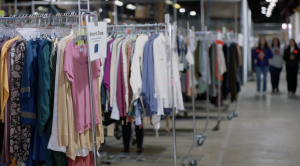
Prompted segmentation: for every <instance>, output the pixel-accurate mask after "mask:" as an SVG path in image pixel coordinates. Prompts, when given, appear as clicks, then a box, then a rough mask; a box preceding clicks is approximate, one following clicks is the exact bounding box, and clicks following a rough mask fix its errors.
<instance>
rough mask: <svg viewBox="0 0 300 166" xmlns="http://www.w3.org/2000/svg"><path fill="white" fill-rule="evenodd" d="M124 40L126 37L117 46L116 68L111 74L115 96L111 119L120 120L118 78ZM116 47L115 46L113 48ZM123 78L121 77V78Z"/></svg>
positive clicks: (113, 96)
mask: <svg viewBox="0 0 300 166" xmlns="http://www.w3.org/2000/svg"><path fill="white" fill-rule="evenodd" d="M123 42H124V39H123V38H122V40H121V41H120V42H119V43H118V44H117V46H116V47H117V48H116V52H117V55H116V62H115V64H116V65H115V68H114V74H113V75H111V77H112V78H113V84H112V86H114V87H113V89H112V91H111V96H112V98H113V100H112V102H113V104H112V114H111V116H110V118H111V119H115V120H119V119H120V110H119V108H118V104H117V80H118V69H119V61H120V52H121V45H122V43H123ZM113 49H114V48H113ZM120 79H122V78H119V80H120Z"/></svg>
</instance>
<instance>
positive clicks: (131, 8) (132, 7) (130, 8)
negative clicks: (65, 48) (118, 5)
mask: <svg viewBox="0 0 300 166" xmlns="http://www.w3.org/2000/svg"><path fill="white" fill-rule="evenodd" d="M126 8H127V9H129V10H135V9H136V6H134V5H132V4H128V5H126Z"/></svg>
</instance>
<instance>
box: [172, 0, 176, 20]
mask: <svg viewBox="0 0 300 166" xmlns="http://www.w3.org/2000/svg"><path fill="white" fill-rule="evenodd" d="M176 3H177V0H174V4H176ZM173 18H174V19H173V22H177V9H176V8H175V7H174V6H173Z"/></svg>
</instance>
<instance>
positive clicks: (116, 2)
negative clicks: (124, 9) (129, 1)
mask: <svg viewBox="0 0 300 166" xmlns="http://www.w3.org/2000/svg"><path fill="white" fill-rule="evenodd" d="M115 4H116V5H117V6H123V2H121V1H119V0H116V1H115Z"/></svg>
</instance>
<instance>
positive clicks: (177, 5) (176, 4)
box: [173, 3, 181, 9]
mask: <svg viewBox="0 0 300 166" xmlns="http://www.w3.org/2000/svg"><path fill="white" fill-rule="evenodd" d="M173 7H174V8H176V9H180V7H181V6H180V5H179V4H178V3H175V4H174V5H173Z"/></svg>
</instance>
